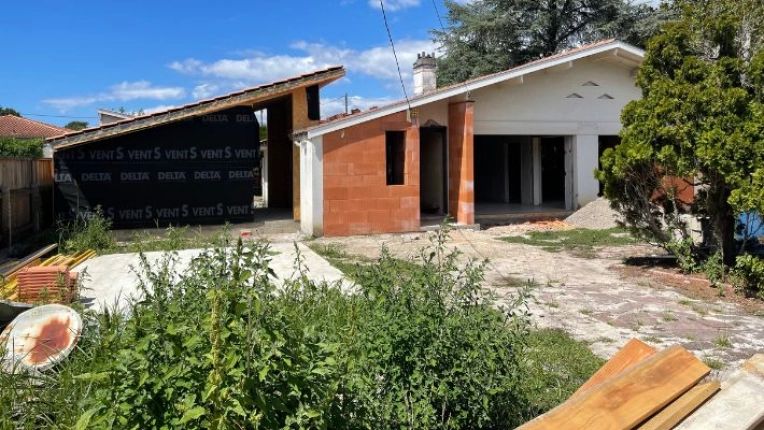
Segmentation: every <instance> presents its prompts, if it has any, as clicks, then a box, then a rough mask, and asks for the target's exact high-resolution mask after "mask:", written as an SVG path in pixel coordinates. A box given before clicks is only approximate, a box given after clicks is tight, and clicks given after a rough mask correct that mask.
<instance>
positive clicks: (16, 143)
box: [0, 137, 43, 158]
mask: <svg viewBox="0 0 764 430" xmlns="http://www.w3.org/2000/svg"><path fill="white" fill-rule="evenodd" d="M42 145H43V140H42V139H17V138H15V137H0V157H22V158H40V157H42Z"/></svg>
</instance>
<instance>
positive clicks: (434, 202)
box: [419, 127, 448, 220]
mask: <svg viewBox="0 0 764 430" xmlns="http://www.w3.org/2000/svg"><path fill="white" fill-rule="evenodd" d="M419 151H420V154H419V160H420V161H419V163H420V167H419V207H420V208H421V211H422V219H424V218H429V217H433V218H437V219H438V220H440V219H441V218H442V217H443V216H445V215H446V214H447V213H448V143H447V141H446V127H422V128H420V129H419Z"/></svg>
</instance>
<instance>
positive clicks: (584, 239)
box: [501, 228, 636, 255]
mask: <svg viewBox="0 0 764 430" xmlns="http://www.w3.org/2000/svg"><path fill="white" fill-rule="evenodd" d="M501 240H503V241H504V242H508V243H521V244H524V245H532V246H539V247H541V248H543V249H544V250H546V251H550V252H559V251H562V250H566V251H574V252H578V253H579V254H582V255H590V254H591V252H593V251H594V247H596V246H624V245H632V244H634V243H636V241H635V240H634V238H632V237H631V236H629V234H628V232H627V231H625V230H623V229H620V228H611V229H605V230H590V229H585V228H577V229H572V230H556V231H531V232H529V233H528V234H527V235H523V236H507V237H502V238H501Z"/></svg>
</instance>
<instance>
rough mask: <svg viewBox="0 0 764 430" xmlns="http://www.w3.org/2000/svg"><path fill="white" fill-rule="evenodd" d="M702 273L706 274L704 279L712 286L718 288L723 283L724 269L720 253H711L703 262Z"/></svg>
mask: <svg viewBox="0 0 764 430" xmlns="http://www.w3.org/2000/svg"><path fill="white" fill-rule="evenodd" d="M703 273H705V274H706V278H707V279H708V280H709V281H710V282H711V285H713V286H718V285H719V283H720V282H722V281H724V276H725V274H726V268H725V267H724V262H723V261H722V254H721V253H720V252H714V253H712V254H711V255H710V256H709V257H708V258H707V259H706V261H704V262H703Z"/></svg>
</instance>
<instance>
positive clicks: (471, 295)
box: [0, 233, 529, 429]
mask: <svg viewBox="0 0 764 430" xmlns="http://www.w3.org/2000/svg"><path fill="white" fill-rule="evenodd" d="M444 240H445V233H441V234H440V235H439V236H438V239H437V241H436V243H435V244H434V246H433V247H431V248H428V249H427V250H423V251H422V254H421V258H419V259H418V261H417V262H416V263H415V262H414V261H402V260H397V259H394V258H392V257H391V256H390V255H389V254H388V253H386V252H385V253H384V255H383V256H382V258H381V259H379V261H376V262H373V263H369V264H365V265H361V266H360V267H359V268H358V272H357V278H358V286H357V287H356V289H355V290H354V291H353V293H352V294H349V293H348V292H343V291H342V290H341V289H339V288H337V286H334V285H327V284H325V283H322V284H317V283H315V282H313V281H311V279H310V276H309V274H308V273H307V272H306V271H305V270H304V268H303V267H302V262H301V260H300V257H298V261H297V262H296V268H297V269H298V271H297V275H296V276H295V277H294V279H291V280H287V281H285V282H283V285H282V283H278V284H277V283H276V281H274V279H273V276H272V275H273V271H272V270H271V269H270V267H269V264H270V257H269V251H268V247H267V245H264V244H260V243H254V244H251V245H249V244H248V245H246V246H245V245H244V244H243V243H242V242H241V240H239V241H238V243H237V244H236V245H235V246H233V247H230V246H229V245H230V244H229V243H223V244H221V245H222V246H219V247H216V248H215V249H211V250H208V251H206V252H204V253H203V254H202V255H200V256H199V257H198V258H196V259H194V260H193V261H192V262H191V263H190V266H189V267H188V269H187V270H183V271H182V272H181V271H180V270H179V266H177V263H178V257H177V255H176V254H173V253H168V254H166V255H165V257H164V258H162V259H160V260H159V261H157V262H155V263H151V262H149V260H148V259H147V258H146V257H145V256H142V264H141V266H140V268H138V269H137V273H138V274H139V275H140V279H141V281H140V282H141V284H140V286H141V290H142V292H143V296H144V297H143V298H142V299H141V300H139V301H136V302H134V303H132V304H131V306H130V308H129V310H128V311H127V312H122V311H120V312H106V313H103V314H98V315H96V314H88V315H87V316H86V320H87V321H88V324H87V328H86V330H85V331H84V333H83V337H82V341H81V343H80V347H79V348H78V350H77V351H75V352H74V353H73V354H72V356H71V357H70V358H69V359H68V360H67V361H66V362H64V363H62V365H61V366H60V367H59V368H58V369H57V371H56V372H55V373H52V374H49V375H46V376H45V377H44V378H38V379H36V380H34V381H33V382H29V381H31V379H30V378H29V377H26V376H23V375H18V374H17V375H15V378H16V379H12V378H10V376H3V375H0V409H2V410H4V411H13V412H12V413H10V414H0V428H50V427H56V428H72V427H77V428H95V429H98V428H141V429H158V428H183V427H185V428H206V429H254V428H263V429H282V428H332V429H356V428H358V429H372V428H374V429H377V428H400V427H403V426H405V427H409V428H441V429H461V428H475V429H479V428H511V427H514V426H515V425H516V424H519V423H520V422H521V421H522V420H523V419H525V418H528V417H527V416H525V413H526V412H527V411H528V408H527V407H526V400H525V399H524V396H523V384H522V377H523V372H524V369H525V367H524V361H523V348H524V345H525V340H526V334H527V329H528V326H529V325H528V320H527V314H526V312H525V307H524V303H525V296H524V295H523V294H520V295H518V296H517V300H516V302H514V303H510V304H509V305H508V306H507V307H506V308H505V309H502V310H499V309H496V308H495V307H493V306H492V305H493V302H492V301H491V300H490V299H489V298H485V295H484V294H479V293H480V282H481V280H482V270H483V264H482V263H479V262H469V263H468V264H467V267H466V268H461V266H459V267H457V260H458V254H456V253H446V252H445V247H444V245H443V241H444ZM298 255H299V254H298ZM29 399H44V401H29Z"/></svg>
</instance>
